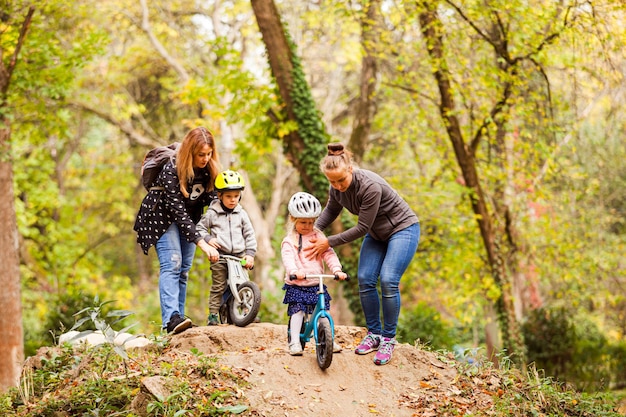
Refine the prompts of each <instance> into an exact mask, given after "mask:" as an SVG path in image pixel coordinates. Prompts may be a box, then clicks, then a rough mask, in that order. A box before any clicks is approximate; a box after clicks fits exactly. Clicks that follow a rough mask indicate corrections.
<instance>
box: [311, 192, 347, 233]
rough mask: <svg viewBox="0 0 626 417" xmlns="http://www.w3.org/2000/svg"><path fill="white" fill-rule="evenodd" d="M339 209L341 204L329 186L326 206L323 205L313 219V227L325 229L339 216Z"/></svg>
mask: <svg viewBox="0 0 626 417" xmlns="http://www.w3.org/2000/svg"><path fill="white" fill-rule="evenodd" d="M341 210H343V206H342V205H341V204H340V203H339V201H337V199H336V198H335V196H334V193H333V190H332V188H331V189H330V191H329V192H328V200H327V201H326V206H324V210H322V213H321V214H320V216H319V217H318V218H317V220H316V221H315V227H317V228H318V229H320V230H324V229H326V228H327V227H328V226H330V224H331V223H332V222H334V221H335V219H336V218H337V216H339V214H340V213H341Z"/></svg>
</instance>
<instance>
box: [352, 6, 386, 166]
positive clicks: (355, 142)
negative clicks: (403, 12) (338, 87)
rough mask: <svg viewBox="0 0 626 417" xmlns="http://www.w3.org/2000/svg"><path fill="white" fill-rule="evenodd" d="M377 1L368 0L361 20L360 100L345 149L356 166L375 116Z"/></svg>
mask: <svg viewBox="0 0 626 417" xmlns="http://www.w3.org/2000/svg"><path fill="white" fill-rule="evenodd" d="M379 7H380V0H371V1H370V2H369V3H368V4H367V13H366V15H365V17H364V18H363V19H362V20H361V46H362V48H363V58H362V59H361V82H360V91H359V97H358V99H357V103H356V106H355V107H356V111H355V115H354V123H353V128H352V133H351V135H350V141H349V142H348V148H349V149H350V150H351V151H352V153H353V157H354V162H356V163H357V164H359V163H360V162H361V161H362V160H363V155H364V154H365V149H366V146H367V140H368V138H369V134H370V130H371V126H372V119H373V118H374V116H375V114H376V105H375V102H374V94H375V93H376V76H377V74H378V63H377V62H376V57H375V53H374V50H375V46H376V44H377V42H378V39H379V33H378V32H379V31H378V21H379V20H380V14H379V13H378V11H379Z"/></svg>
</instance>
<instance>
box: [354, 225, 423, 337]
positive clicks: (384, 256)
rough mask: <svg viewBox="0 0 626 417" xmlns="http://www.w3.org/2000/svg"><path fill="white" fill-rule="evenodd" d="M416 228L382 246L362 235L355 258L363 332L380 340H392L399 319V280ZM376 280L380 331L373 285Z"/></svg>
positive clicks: (412, 248) (414, 244)
mask: <svg viewBox="0 0 626 417" xmlns="http://www.w3.org/2000/svg"><path fill="white" fill-rule="evenodd" d="M419 239H420V225H419V223H415V224H414V225H411V226H409V227H407V228H406V229H402V230H400V231H399V232H396V233H395V234H393V235H392V236H391V238H389V240H388V241H386V242H382V241H380V240H375V239H373V238H372V237H371V236H370V235H369V234H367V235H365V238H364V239H363V244H362V245H361V255H360V257H359V267H358V275H359V295H360V298H361V307H362V308H363V314H365V323H366V325H367V330H368V331H370V332H372V333H374V334H380V335H382V336H383V337H395V336H396V327H397V326H398V316H399V315H400V278H402V274H404V271H406V269H407V268H408V266H409V264H410V263H411V260H412V259H413V255H414V254H415V251H416V250H417V245H418V243H419ZM379 277H380V289H381V292H382V306H383V320H384V328H383V326H382V323H381V319H380V305H381V302H380V300H379V294H378V289H377V288H376V284H377V283H378V278H379Z"/></svg>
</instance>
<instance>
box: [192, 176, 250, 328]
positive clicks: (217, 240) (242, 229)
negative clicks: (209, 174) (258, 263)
mask: <svg viewBox="0 0 626 417" xmlns="http://www.w3.org/2000/svg"><path fill="white" fill-rule="evenodd" d="M244 188H245V185H244V181H243V178H242V177H241V175H240V174H239V173H238V172H236V171H230V170H229V171H224V172H221V173H220V174H219V175H218V176H217V178H216V179H215V189H216V190H217V200H214V201H213V202H212V203H211V205H209V208H208V209H207V211H206V213H205V214H204V215H203V216H202V218H201V219H200V221H199V222H198V225H197V230H198V231H199V232H200V234H201V235H202V236H203V238H204V240H205V241H206V242H208V244H209V245H211V246H213V247H214V248H216V249H217V250H218V252H219V253H220V254H221V255H231V256H236V257H239V258H243V259H245V261H246V264H245V265H244V267H245V268H247V269H252V268H253V267H254V255H255V254H256V249H257V243H256V237H255V235H254V229H253V228H252V223H251V222H250V218H249V217H248V213H246V211H245V210H244V209H243V207H242V206H241V204H239V200H240V199H241V192H242V191H243V190H244ZM211 275H212V280H213V282H212V283H211V295H210V296H209V317H208V319H207V325H209V326H216V325H218V324H219V316H218V313H219V310H220V304H221V302H222V296H223V295H224V291H226V282H227V280H228V265H227V263H226V261H225V260H223V259H221V260H219V261H218V262H214V263H212V264H211Z"/></svg>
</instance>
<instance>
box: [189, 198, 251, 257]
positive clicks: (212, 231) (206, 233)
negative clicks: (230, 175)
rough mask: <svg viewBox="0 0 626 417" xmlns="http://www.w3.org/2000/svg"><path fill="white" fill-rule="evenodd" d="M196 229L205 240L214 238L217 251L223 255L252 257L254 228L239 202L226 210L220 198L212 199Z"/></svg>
mask: <svg viewBox="0 0 626 417" xmlns="http://www.w3.org/2000/svg"><path fill="white" fill-rule="evenodd" d="M196 229H197V230H198V232H200V235H201V236H202V237H203V238H204V240H206V241H207V242H208V241H209V240H211V239H213V238H216V239H217V241H218V243H219V244H220V246H221V248H220V249H219V252H220V253H221V254H225V255H233V256H242V254H246V255H250V256H252V257H254V255H255V254H256V249H257V244H256V237H255V235H254V228H253V227H252V222H251V221H250V217H248V213H246V211H245V210H244V209H243V207H241V204H237V206H236V207H235V208H234V209H233V211H232V212H230V213H229V212H227V211H225V210H224V207H222V204H221V202H220V200H218V199H216V200H214V201H213V202H212V203H211V205H209V208H208V209H207V211H206V213H204V215H203V216H202V218H201V219H200V221H199V222H198V224H197V226H196Z"/></svg>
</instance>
